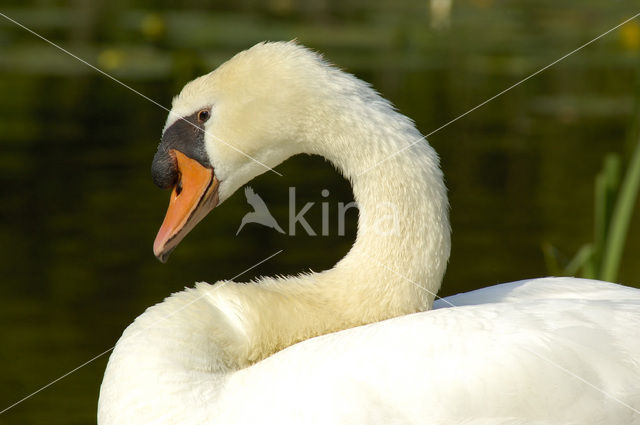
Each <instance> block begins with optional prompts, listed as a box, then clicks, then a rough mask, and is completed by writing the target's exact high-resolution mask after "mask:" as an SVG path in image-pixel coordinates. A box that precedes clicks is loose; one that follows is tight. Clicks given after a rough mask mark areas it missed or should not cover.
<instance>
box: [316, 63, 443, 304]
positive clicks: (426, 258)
mask: <svg viewBox="0 0 640 425" xmlns="http://www.w3.org/2000/svg"><path fill="white" fill-rule="evenodd" d="M332 71H333V70H332ZM334 72H335V71H334ZM337 73H338V72H336V74H337ZM339 74H340V75H334V76H332V77H333V78H337V79H340V80H342V84H340V85H339V86H340V87H343V88H344V89H343V90H344V91H345V92H346V93H344V94H342V96H340V95H336V96H334V97H332V99H333V100H331V101H329V102H327V104H326V105H325V108H326V109H325V110H324V111H323V113H324V114H329V115H330V116H332V117H335V119H334V120H332V122H331V123H330V125H325V126H321V127H320V128H316V129H315V131H313V132H311V133H312V134H321V135H322V136H321V137H320V140H314V141H312V142H311V143H310V145H311V146H312V148H311V149H310V151H311V153H316V154H319V155H322V156H323V157H325V158H326V159H328V160H329V161H331V162H332V163H333V164H334V165H335V166H336V167H337V168H338V169H339V170H340V172H341V173H342V174H343V175H344V176H345V177H346V178H347V179H348V180H349V181H350V182H351V183H352V188H353V193H354V197H355V200H356V203H357V204H358V208H359V219H358V233H357V237H356V241H355V243H354V246H353V248H352V249H351V251H350V252H349V254H348V255H347V256H346V257H345V258H344V259H343V260H342V261H340V262H339V263H338V264H337V265H336V267H335V268H334V269H333V270H332V271H331V272H332V273H335V274H336V275H340V274H342V273H344V274H345V275H347V276H348V277H349V278H348V279H344V281H345V282H346V281H348V282H349V283H348V285H349V286H348V288H347V290H349V291H352V293H353V294H354V295H353V299H359V297H362V298H360V299H363V300H364V299H366V300H376V302H377V301H379V300H382V299H389V298H393V297H394V296H396V297H397V300H396V302H397V303H398V309H399V310H398V311H397V312H396V313H398V314H406V313H408V312H412V311H418V310H425V309H428V308H430V307H431V304H432V302H433V299H434V296H435V294H436V293H437V291H438V289H439V288H440V284H441V281H442V277H443V275H444V272H445V268H446V264H447V261H448V258H449V252H450V227H449V216H448V209H449V204H448V200H447V193H446V188H445V186H444V180H443V176H442V172H441V170H440V166H439V159H438V155H437V154H436V152H435V150H434V149H433V148H432V147H431V146H430V145H429V144H428V143H427V141H426V140H424V137H423V136H422V135H421V134H420V132H418V130H417V129H416V128H415V126H414V124H413V122H412V121H411V120H410V119H409V118H407V117H405V116H404V115H402V114H400V113H398V112H396V111H395V110H394V109H393V106H392V105H391V104H389V102H387V101H386V100H384V99H383V98H382V97H380V96H379V95H378V94H377V93H375V92H374V91H373V90H372V89H371V88H369V87H368V86H367V85H366V84H365V83H363V82H361V81H360V80H357V79H356V78H354V77H352V76H351V75H348V74H343V73H339ZM327 111H328V112H327ZM383 282H384V283H383ZM359 289H362V290H363V292H361V293H359V292H358V290H359ZM371 291H373V292H371ZM356 294H357V295H356ZM400 311H402V312H400ZM381 313H383V314H382V315H384V314H385V313H388V314H393V312H391V311H389V312H381Z"/></svg>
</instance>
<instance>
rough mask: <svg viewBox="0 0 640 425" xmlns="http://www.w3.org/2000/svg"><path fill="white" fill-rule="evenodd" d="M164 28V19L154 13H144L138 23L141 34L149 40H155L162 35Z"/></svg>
mask: <svg viewBox="0 0 640 425" xmlns="http://www.w3.org/2000/svg"><path fill="white" fill-rule="evenodd" d="M166 29H167V28H166V24H165V22H164V19H163V18H162V16H160V15H158V14H156V13H151V14H149V15H146V16H145V17H144V18H143V19H142V22H141V23H140V30H141V31H142V34H144V35H145V36H146V37H147V38H149V39H151V40H157V39H159V38H160V37H162V36H163V35H164V33H165V30H166Z"/></svg>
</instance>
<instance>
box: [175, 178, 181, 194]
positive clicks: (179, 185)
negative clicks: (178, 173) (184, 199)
mask: <svg viewBox="0 0 640 425" xmlns="http://www.w3.org/2000/svg"><path fill="white" fill-rule="evenodd" d="M181 192H182V179H179V180H178V183H176V195H178V196H179V195H180V193H181Z"/></svg>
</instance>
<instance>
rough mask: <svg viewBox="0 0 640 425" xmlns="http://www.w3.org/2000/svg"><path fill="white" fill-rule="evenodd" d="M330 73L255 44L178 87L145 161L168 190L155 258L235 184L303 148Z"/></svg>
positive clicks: (282, 48) (291, 52) (309, 57)
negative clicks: (151, 156)
mask: <svg viewBox="0 0 640 425" xmlns="http://www.w3.org/2000/svg"><path fill="white" fill-rule="evenodd" d="M332 70H333V72H335V71H336V70H335V69H333V68H332V67H331V66H330V65H328V64H327V63H326V62H325V61H323V60H322V59H321V57H320V56H319V55H318V54H316V53H314V52H311V51H310V50H308V49H306V48H304V47H302V46H300V45H298V44H296V43H293V42H288V43H283V42H277V43H261V44H258V45H256V46H254V47H252V48H251V49H249V50H246V51H244V52H241V53H239V54H238V55H236V56H235V57H233V58H232V59H230V60H229V61H228V62H226V63H224V64H223V65H221V66H220V67H219V68H217V69H216V70H214V71H213V72H211V73H209V74H206V75H203V76H201V77H199V78H197V79H195V80H193V81H191V82H190V83H188V84H187V85H186V86H185V87H184V88H183V89H182V91H181V92H180V94H179V95H178V96H176V97H175V98H174V99H173V103H172V108H171V111H170V113H169V117H168V118H167V122H166V125H165V127H164V130H163V134H162V139H161V142H160V144H159V146H158V150H157V152H156V154H155V156H154V159H153V164H152V175H153V180H154V183H155V184H156V185H157V186H159V187H161V188H163V189H171V190H172V193H171V198H170V202H169V209H168V211H167V214H166V217H165V220H164V222H163V224H162V226H161V228H160V230H159V232H158V235H157V237H156V240H155V242H154V253H155V255H156V256H157V257H158V259H160V261H163V262H164V261H166V260H167V258H168V256H169V254H170V253H171V251H172V250H173V249H174V248H175V247H176V246H177V245H178V243H179V242H180V241H181V240H182V239H183V238H184V236H186V234H187V233H188V232H189V231H190V230H191V229H192V228H193V227H194V226H195V225H196V224H197V223H198V222H199V221H200V220H201V219H202V218H204V217H205V216H206V215H207V213H209V212H210V211H211V210H212V209H213V208H214V207H215V206H216V205H218V204H220V203H222V202H224V200H226V199H227V198H228V197H230V196H231V195H232V194H233V193H234V192H235V191H236V190H237V189H238V188H240V187H241V186H242V185H244V184H245V183H247V182H248V181H250V180H251V179H252V178H254V177H256V176H257V175H259V174H262V173H264V172H265V171H269V170H270V169H271V168H273V167H275V166H277V165H278V164H280V163H281V162H282V161H284V160H285V159H287V158H288V157H290V156H292V155H294V154H296V153H301V152H305V151H309V150H310V149H309V147H308V145H307V144H306V143H305V142H306V141H307V140H309V139H310V137H309V133H310V132H312V131H311V130H310V128H311V127H312V126H311V125H310V124H309V122H310V121H313V120H312V119H310V118H311V117H314V116H317V114H318V113H319V109H320V108H321V105H322V98H323V97H326V96H327V93H326V92H327V89H329V88H330V86H331V85H330V84H328V85H327V84H326V80H327V77H328V73H330V72H332ZM323 81H324V83H322V82H323ZM311 150H312V149H311Z"/></svg>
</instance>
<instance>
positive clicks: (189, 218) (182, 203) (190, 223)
mask: <svg viewBox="0 0 640 425" xmlns="http://www.w3.org/2000/svg"><path fill="white" fill-rule="evenodd" d="M169 154H170V155H171V156H172V157H173V158H174V159H175V161H176V165H177V168H178V176H179V177H178V183H176V185H175V186H174V187H173V189H172V191H171V198H170V199H169V209H168V210H167V214H166V216H165V217H164V221H163V222H162V226H160V230H159V231H158V235H157V236H156V240H155V242H154V243H153V253H154V254H155V255H156V257H158V260H160V261H162V262H163V263H164V262H166V261H167V259H168V258H169V254H171V251H173V250H174V248H175V247H176V246H178V244H179V243H180V241H181V240H182V239H183V238H184V237H185V236H186V235H187V234H188V233H189V232H190V231H191V229H193V228H194V227H195V225H196V224H198V223H199V222H200V220H202V219H203V218H204V217H205V216H206V215H207V214H208V213H209V212H210V211H211V210H212V209H213V208H214V207H215V206H216V205H217V204H218V186H219V184H220V182H219V181H218V179H217V178H216V176H215V174H214V173H213V169H211V168H207V167H204V166H202V165H201V164H200V163H199V162H198V161H196V160H193V159H191V158H189V157H188V156H186V155H185V154H183V153H182V152H180V151H177V150H175V149H171V150H170V151H169Z"/></svg>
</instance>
